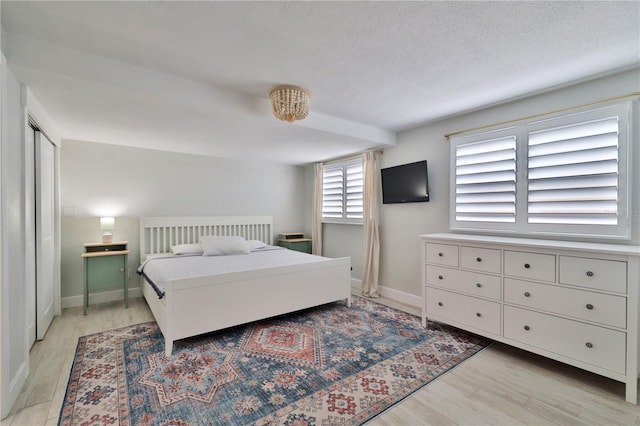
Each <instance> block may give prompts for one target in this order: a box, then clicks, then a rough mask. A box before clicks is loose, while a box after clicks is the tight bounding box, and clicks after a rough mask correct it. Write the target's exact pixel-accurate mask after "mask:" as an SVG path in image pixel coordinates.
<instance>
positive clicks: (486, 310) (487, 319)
mask: <svg viewBox="0 0 640 426" xmlns="http://www.w3.org/2000/svg"><path fill="white" fill-rule="evenodd" d="M426 293H427V294H426V297H427V300H426V309H427V317H428V316H429V314H433V315H437V316H439V317H442V318H446V319H450V320H451V321H454V322H456V323H460V324H465V325H468V326H471V327H474V328H476V329H480V330H484V331H487V332H489V333H493V334H500V304H499V303H495V302H489V301H487V300H482V299H476V298H473V297H471V296H463V295H461V294H457V293H450V292H448V291H444V290H439V289H436V288H431V287H427V291H426Z"/></svg>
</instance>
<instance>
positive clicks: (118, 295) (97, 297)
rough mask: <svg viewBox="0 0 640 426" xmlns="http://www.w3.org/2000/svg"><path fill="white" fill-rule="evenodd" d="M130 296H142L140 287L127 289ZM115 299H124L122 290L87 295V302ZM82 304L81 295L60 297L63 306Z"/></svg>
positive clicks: (103, 301)
mask: <svg viewBox="0 0 640 426" xmlns="http://www.w3.org/2000/svg"><path fill="white" fill-rule="evenodd" d="M132 297H142V290H141V289H140V287H133V288H130V289H129V298H132ZM116 300H124V290H113V291H103V292H101V293H93V294H90V295H89V304H93V303H105V302H114V301H116ZM82 304H83V296H82V295H80V296H70V297H63V298H62V307H63V308H73V307H76V306H82Z"/></svg>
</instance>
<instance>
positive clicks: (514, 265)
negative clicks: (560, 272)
mask: <svg viewBox="0 0 640 426" xmlns="http://www.w3.org/2000/svg"><path fill="white" fill-rule="evenodd" d="M504 274H505V275H510V276H512V277H518V278H529V279H533V280H538V281H548V282H555V281H556V257H555V256H554V255H552V254H540V253H528V252H523V251H508V250H505V252H504Z"/></svg>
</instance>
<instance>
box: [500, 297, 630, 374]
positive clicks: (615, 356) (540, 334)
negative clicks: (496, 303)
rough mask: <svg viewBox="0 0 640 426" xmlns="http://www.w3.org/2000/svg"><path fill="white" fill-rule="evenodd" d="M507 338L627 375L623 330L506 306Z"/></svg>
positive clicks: (505, 324)
mask: <svg viewBox="0 0 640 426" xmlns="http://www.w3.org/2000/svg"><path fill="white" fill-rule="evenodd" d="M504 336H505V337H507V338H509V339H513V340H516V341H518V342H522V343H525V344H528V345H531V346H535V347H537V348H540V349H544V350H547V351H549V352H553V353H556V354H559V355H564V356H566V357H569V358H573V359H576V360H579V361H582V362H585V363H587V364H591V365H595V366H598V367H601V368H604V369H606V370H609V371H613V372H616V373H620V374H625V349H626V334H625V333H623V332H621V331H614V330H609V329H606V328H602V327H598V326H595V325H589V324H584V323H581V322H578V321H572V320H568V319H564V318H558V317H555V316H553V315H546V314H541V313H538V312H533V311H529V310H527V309H520V308H515V307H512V306H505V307H504Z"/></svg>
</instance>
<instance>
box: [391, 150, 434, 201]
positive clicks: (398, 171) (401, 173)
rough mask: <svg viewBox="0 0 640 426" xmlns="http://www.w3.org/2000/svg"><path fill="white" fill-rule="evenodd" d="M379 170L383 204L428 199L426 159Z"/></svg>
mask: <svg viewBox="0 0 640 426" xmlns="http://www.w3.org/2000/svg"><path fill="white" fill-rule="evenodd" d="M380 172H381V177H382V203H383V204H393V203H420V202H425V201H429V179H428V175H427V161H426V160H424V161H418V162H415V163H409V164H403V165H400V166H394V167H388V168H386V169H382V170H380Z"/></svg>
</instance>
